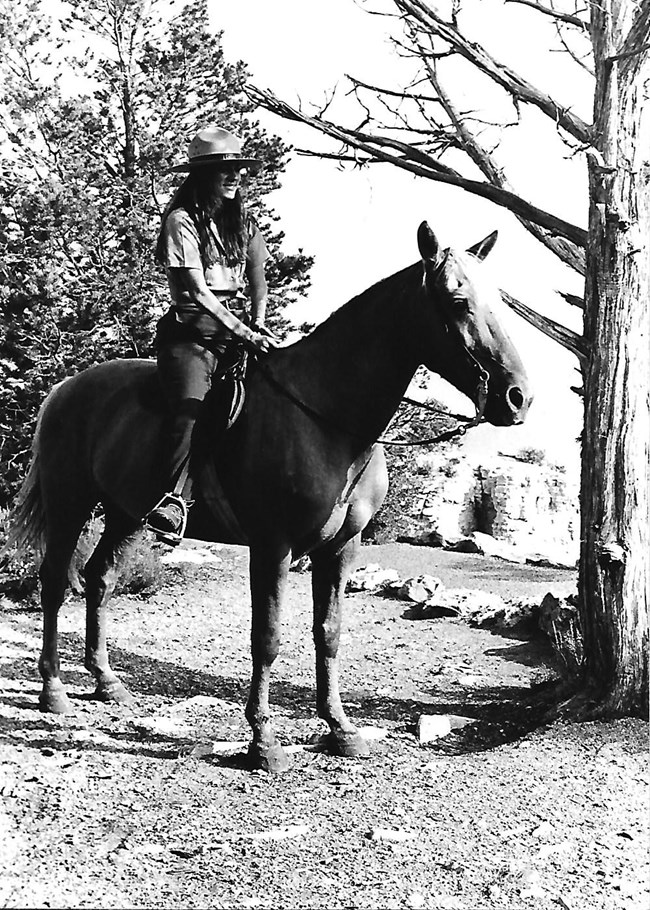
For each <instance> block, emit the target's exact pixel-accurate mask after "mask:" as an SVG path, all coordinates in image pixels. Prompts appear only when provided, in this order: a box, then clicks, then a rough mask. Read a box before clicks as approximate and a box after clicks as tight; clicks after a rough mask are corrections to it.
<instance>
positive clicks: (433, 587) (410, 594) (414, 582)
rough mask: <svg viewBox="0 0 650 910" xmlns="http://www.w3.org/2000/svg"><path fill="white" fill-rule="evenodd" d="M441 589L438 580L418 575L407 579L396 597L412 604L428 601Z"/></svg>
mask: <svg viewBox="0 0 650 910" xmlns="http://www.w3.org/2000/svg"><path fill="white" fill-rule="evenodd" d="M441 587H442V582H441V581H440V579H439V578H435V577H434V576H433V575H418V576H416V577H415V578H407V579H406V581H405V582H403V584H402V585H401V587H400V588H399V590H398V596H399V597H401V598H402V599H403V600H412V601H413V603H424V602H425V601H428V600H429V598H431V597H432V596H433V595H434V594H435V593H436V592H437V591H438V590H440V589H441Z"/></svg>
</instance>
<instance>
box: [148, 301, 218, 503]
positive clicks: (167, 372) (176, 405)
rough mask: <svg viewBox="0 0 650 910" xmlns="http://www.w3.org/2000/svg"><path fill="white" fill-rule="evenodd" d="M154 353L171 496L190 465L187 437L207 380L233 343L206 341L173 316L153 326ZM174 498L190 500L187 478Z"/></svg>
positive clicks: (165, 470) (165, 473)
mask: <svg viewBox="0 0 650 910" xmlns="http://www.w3.org/2000/svg"><path fill="white" fill-rule="evenodd" d="M156 347H157V351H158V356H157V361H158V375H159V377H160V383H161V385H162V389H163V392H164V394H165V398H166V400H167V404H168V407H169V412H168V416H167V419H166V421H165V426H164V448H163V458H162V461H163V483H164V484H165V485H166V486H167V488H168V489H170V490H171V489H174V488H175V486H176V484H177V483H178V480H179V477H180V476H181V474H182V472H183V468H184V467H185V465H186V463H187V461H188V459H189V455H190V446H191V441H192V432H193V430H194V425H195V423H196V419H197V417H198V416H199V412H200V409H201V405H202V403H203V399H204V398H205V396H206V395H207V393H208V391H209V390H210V387H211V385H212V377H213V376H214V374H215V372H216V371H217V370H218V369H219V366H220V363H222V362H226V361H229V360H230V359H231V352H232V349H233V347H234V339H233V338H232V336H231V337H219V338H216V337H212V338H208V337H205V336H204V335H203V334H202V333H200V332H198V331H197V329H196V326H188V325H184V324H182V323H179V322H177V321H176V319H175V317H174V314H173V313H168V314H166V315H165V316H163V318H162V319H161V320H160V321H159V323H158V331H157V335H156ZM176 492H180V493H181V495H182V496H183V497H184V498H185V499H189V498H191V480H190V478H189V477H187V479H186V480H185V483H184V484H183V487H182V490H180V491H179V490H177V491H176Z"/></svg>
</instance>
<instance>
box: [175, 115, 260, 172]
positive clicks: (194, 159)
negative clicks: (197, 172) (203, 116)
mask: <svg viewBox="0 0 650 910" xmlns="http://www.w3.org/2000/svg"><path fill="white" fill-rule="evenodd" d="M219 163H224V164H227V165H234V166H235V167H254V166H255V165H259V164H261V163H262V162H261V161H260V160H259V159H258V158H244V157H242V153H241V142H240V140H239V139H238V138H237V136H234V135H233V134H232V133H229V132H228V130H224V129H222V128H221V127H220V126H209V127H207V128H206V129H203V130H200V131H199V132H198V133H197V134H196V136H195V137H194V139H192V141H191V142H190V144H189V145H188V147H187V161H184V162H182V163H181V164H175V165H174V166H173V167H170V169H169V172H170V173H171V172H172V171H193V170H194V169H195V168H197V167H203V166H204V165H206V164H212V165H215V164H219Z"/></svg>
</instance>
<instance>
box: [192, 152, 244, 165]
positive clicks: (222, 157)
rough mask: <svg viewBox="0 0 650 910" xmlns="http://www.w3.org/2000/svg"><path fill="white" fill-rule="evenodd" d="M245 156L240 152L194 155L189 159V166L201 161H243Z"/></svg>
mask: <svg viewBox="0 0 650 910" xmlns="http://www.w3.org/2000/svg"><path fill="white" fill-rule="evenodd" d="M242 158H243V156H242V155H241V154H240V153H239V152H213V153H212V154H210V155H194V156H193V157H192V158H190V159H189V162H188V163H189V164H194V162H201V161H215V160H217V161H230V160H235V159H238V160H241V159H242Z"/></svg>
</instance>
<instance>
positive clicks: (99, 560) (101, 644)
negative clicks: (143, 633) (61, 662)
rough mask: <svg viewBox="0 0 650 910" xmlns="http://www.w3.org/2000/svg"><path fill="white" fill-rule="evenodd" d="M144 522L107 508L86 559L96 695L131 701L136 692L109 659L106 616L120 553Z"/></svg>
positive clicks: (89, 665)
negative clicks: (92, 547) (97, 539)
mask: <svg viewBox="0 0 650 910" xmlns="http://www.w3.org/2000/svg"><path fill="white" fill-rule="evenodd" d="M141 527H142V523H141V522H139V521H136V520H135V519H133V518H130V517H129V516H127V515H125V514H124V513H121V512H119V511H117V510H114V509H106V515H105V522H104V532H103V534H102V536H101V537H100V539H99V542H98V544H97V546H96V547H95V550H94V551H93V554H92V556H91V557H90V559H89V560H88V562H87V563H86V566H85V569H84V577H85V580H86V659H85V666H86V669H87V670H88V671H89V672H90V673H92V674H93V676H94V677H95V681H96V684H97V685H96V688H95V694H94V697H95V698H97V699H99V700H101V701H113V702H119V703H120V704H129V703H131V702H132V701H133V696H132V695H131V693H130V692H129V691H128V689H126V687H125V686H124V685H123V684H122V683H121V682H120V680H119V679H118V677H117V675H116V674H115V673H114V672H113V670H112V669H111V666H110V664H109V661H108V648H107V644H106V616H107V608H108V601H109V599H110V597H111V594H112V593H113V591H114V589H115V585H116V583H117V580H118V577H119V563H120V559H121V557H122V556H123V555H124V553H125V552H126V551H127V550H128V548H129V546H130V545H131V544H132V543H133V540H134V539H135V537H136V536H137V534H138V532H139V530H140V529H141Z"/></svg>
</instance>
